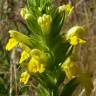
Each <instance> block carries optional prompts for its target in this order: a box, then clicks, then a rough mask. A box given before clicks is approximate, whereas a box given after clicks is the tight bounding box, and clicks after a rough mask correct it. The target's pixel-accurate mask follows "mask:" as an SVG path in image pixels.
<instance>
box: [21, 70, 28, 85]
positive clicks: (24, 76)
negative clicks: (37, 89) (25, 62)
mask: <svg viewBox="0 0 96 96" xmlns="http://www.w3.org/2000/svg"><path fill="white" fill-rule="evenodd" d="M29 78H30V74H29V73H28V72H27V71H25V72H23V73H22V74H21V77H20V82H21V83H24V84H27V82H28V80H29Z"/></svg>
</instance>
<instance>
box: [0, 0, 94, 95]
mask: <svg viewBox="0 0 96 96" xmlns="http://www.w3.org/2000/svg"><path fill="white" fill-rule="evenodd" d="M54 3H55V4H56V5H57V6H58V5H63V4H66V3H70V4H72V5H74V6H75V7H74V10H73V12H72V14H71V16H70V17H69V19H68V20H67V21H66V22H65V24H64V28H62V32H66V31H67V30H68V29H69V28H71V27H72V26H73V25H81V26H84V27H85V28H86V35H85V36H86V39H87V44H86V45H85V46H83V47H82V46H79V47H78V48H76V51H75V55H76V60H77V63H78V64H79V65H80V67H81V68H82V71H84V70H89V71H90V72H91V73H92V80H93V84H94V89H93V91H92V94H91V96H96V80H95V79H96V71H95V69H96V0H55V2H54ZM25 4H26V0H0V96H34V90H32V86H30V85H29V86H28V87H24V86H21V85H20V84H18V79H19V71H18V70H20V68H19V67H18V57H19V51H18V52H16V51H15V50H13V51H12V52H11V53H9V52H6V50H5V45H6V43H7V41H8V38H9V34H8V30H10V29H16V30H18V31H22V32H25V33H26V32H27V27H26V24H25V22H24V20H23V19H22V18H21V16H20V10H21V8H23V7H24V6H25ZM23 87H24V88H23ZM26 90H27V91H26ZM73 96H85V92H84V90H82V89H81V88H80V87H78V88H77V90H76V92H74V94H73Z"/></svg>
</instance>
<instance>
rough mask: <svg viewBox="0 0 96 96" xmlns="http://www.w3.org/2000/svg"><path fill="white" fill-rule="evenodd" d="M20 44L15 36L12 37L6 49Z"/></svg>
mask: <svg viewBox="0 0 96 96" xmlns="http://www.w3.org/2000/svg"><path fill="white" fill-rule="evenodd" d="M17 44H18V41H17V40H16V39H14V38H10V39H9V41H8V43H7V45H6V50H8V51H10V50H11V49H13V48H14V47H15V46H16V45H17Z"/></svg>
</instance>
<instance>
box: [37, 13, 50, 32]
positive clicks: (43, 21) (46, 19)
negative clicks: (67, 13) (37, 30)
mask: <svg viewBox="0 0 96 96" xmlns="http://www.w3.org/2000/svg"><path fill="white" fill-rule="evenodd" d="M51 22H52V17H51V16H50V15H46V14H44V15H43V16H42V17H41V16H40V17H39V18H38V24H39V26H40V27H41V29H42V31H49V30H50V26H51Z"/></svg>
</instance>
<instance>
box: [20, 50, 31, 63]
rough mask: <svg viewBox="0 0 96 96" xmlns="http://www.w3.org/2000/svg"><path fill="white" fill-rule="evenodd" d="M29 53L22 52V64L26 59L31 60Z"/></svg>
mask: <svg viewBox="0 0 96 96" xmlns="http://www.w3.org/2000/svg"><path fill="white" fill-rule="evenodd" d="M29 56H30V55H29V53H27V52H26V51H23V52H22V54H21V58H20V62H19V63H20V64H21V63H22V62H23V61H25V60H26V59H28V58H29Z"/></svg>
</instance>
